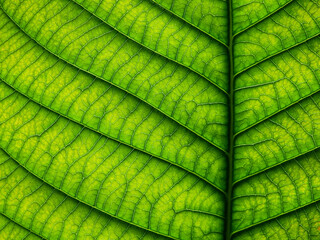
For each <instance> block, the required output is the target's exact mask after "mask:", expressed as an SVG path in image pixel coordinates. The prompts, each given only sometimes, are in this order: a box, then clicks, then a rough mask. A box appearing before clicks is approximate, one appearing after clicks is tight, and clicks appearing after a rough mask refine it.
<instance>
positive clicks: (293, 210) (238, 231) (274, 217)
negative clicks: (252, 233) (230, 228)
mask: <svg viewBox="0 0 320 240" xmlns="http://www.w3.org/2000/svg"><path fill="white" fill-rule="evenodd" d="M317 202H320V199H317V200H313V201H311V202H309V203H306V204H303V205H300V206H299V207H296V208H293V209H291V210H289V211H286V212H283V213H280V214H277V215H275V216H273V217H270V218H268V219H265V220H262V221H259V222H256V223H254V224H252V225H250V226H247V227H245V228H242V229H238V230H236V231H234V232H232V236H233V235H235V234H237V233H240V232H243V231H245V230H248V229H251V228H253V227H256V226H258V225H261V224H263V223H266V222H269V221H271V220H274V219H276V218H279V217H281V216H284V215H287V214H290V213H293V212H295V211H298V210H300V209H302V208H305V207H308V206H310V205H312V204H315V203H317Z"/></svg>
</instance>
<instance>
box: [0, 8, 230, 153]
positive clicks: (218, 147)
mask: <svg viewBox="0 0 320 240" xmlns="http://www.w3.org/2000/svg"><path fill="white" fill-rule="evenodd" d="M0 8H1V9H2V10H3V12H4V13H5V14H6V16H7V17H8V18H9V19H10V20H11V21H12V22H13V23H14V24H15V25H16V26H17V27H18V28H19V29H20V30H21V31H22V32H23V33H24V34H25V35H26V36H28V37H29V38H30V39H32V40H33V41H34V42H35V43H37V44H38V45H39V46H40V47H41V48H43V49H45V50H46V51H47V52H49V53H50V54H52V55H54V56H55V57H57V58H58V59H60V60H62V61H63V62H65V63H67V64H69V65H70V66H73V67H74V68H77V69H79V70H81V71H83V72H85V73H87V74H89V75H90V76H93V77H96V78H97V79H99V80H101V81H104V82H107V83H108V84H110V85H112V86H114V87H116V88H118V89H121V90H122V91H124V92H126V93H128V94H130V95H131V96H133V97H135V98H137V99H139V100H140V101H142V102H144V103H145V104H147V105H148V106H150V107H151V108H153V109H155V110H156V111H158V112H161V113H162V114H163V115H165V116H166V117H168V118H170V119H171V120H173V121H174V122H176V123H178V124H179V125H181V126H182V127H184V128H186V129H188V130H189V131H190V132H192V133H194V134H195V135H196V136H198V137H199V138H201V139H203V140H205V141H206V142H208V143H209V144H210V145H212V146H213V147H215V148H217V149H219V150H220V151H222V152H223V153H224V154H226V155H227V152H226V150H224V149H223V148H222V147H220V146H218V145H216V144H214V143H213V142H211V141H210V140H209V139H207V138H206V137H203V136H202V135H201V134H199V133H197V132H196V131H194V130H192V129H190V128H189V127H188V126H186V125H184V124H183V123H181V122H180V121H178V120H176V119H175V118H173V117H172V116H170V115H169V114H167V113H165V112H164V111H162V110H161V109H158V108H157V107H156V106H154V105H153V104H151V103H149V102H147V101H146V100H145V99H143V98H140V97H139V96H137V95H136V94H134V93H132V92H130V91H128V90H127V89H125V88H122V87H120V86H118V85H116V84H114V83H113V82H111V81H107V80H105V79H103V78H101V77H99V76H97V75H95V74H93V73H91V72H89V71H87V70H85V69H83V68H80V67H78V66H77V65H75V64H73V63H71V62H69V61H68V60H67V59H64V58H62V57H61V56H59V55H57V54H56V53H54V52H52V51H51V50H49V49H48V48H47V47H45V46H43V45H41V44H40V43H39V42H38V41H37V40H35V39H33V38H32V37H31V36H30V35H28V33H27V32H25V31H24V30H23V29H22V28H21V27H20V26H19V25H18V24H17V23H16V22H15V21H14V20H13V19H12V18H11V17H10V16H9V15H8V14H7V12H6V11H5V10H4V9H3V8H2V5H1V3H0Z"/></svg>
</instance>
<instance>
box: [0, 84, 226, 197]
mask: <svg viewBox="0 0 320 240" xmlns="http://www.w3.org/2000/svg"><path fill="white" fill-rule="evenodd" d="M0 81H2V82H3V83H4V84H6V85H7V86H9V87H10V88H12V89H13V90H14V91H15V92H17V93H19V94H21V95H22V96H24V97H26V98H27V99H29V100H30V101H32V102H34V103H35V104H38V105H40V106H41V107H43V108H45V109H47V110H48V111H50V112H53V113H55V114H58V115H60V116H62V117H64V118H66V119H68V120H69V121H71V122H73V123H76V124H78V125H81V126H83V127H85V128H87V129H89V130H91V131H93V132H95V133H98V134H100V135H102V136H104V137H107V138H109V139H112V140H114V141H116V142H119V143H121V144H123V145H126V146H128V147H131V148H133V149H135V150H137V151H140V152H143V153H145V154H147V155H150V156H152V157H154V158H157V159H159V160H162V161H164V162H166V163H169V164H172V165H174V166H176V167H178V168H180V169H183V170H184V171H186V172H188V173H190V174H192V175H194V176H196V177H197V178H200V179H201V180H203V181H205V182H206V183H208V184H209V185H210V186H211V187H213V188H215V189H216V190H218V191H220V192H221V193H222V194H224V195H225V194H226V193H225V191H224V190H222V189H221V188H220V187H218V186H216V185H215V184H214V183H212V182H210V181H209V180H207V179H205V178H204V177H202V176H200V175H199V174H197V173H195V172H193V171H191V170H190V169H187V168H185V167H183V166H181V165H178V164H177V163H175V162H172V161H170V160H168V159H165V158H162V157H161V156H156V155H154V154H152V153H149V152H147V151H145V150H144V149H140V148H138V147H136V146H133V145H130V144H128V143H125V142H123V141H121V140H119V139H117V138H114V137H110V136H107V135H106V134H104V133H102V132H100V131H99V130H97V129H94V128H92V127H90V126H88V125H86V124H84V123H81V122H78V121H76V120H74V119H72V118H70V117H69V116H67V115H65V114H62V113H60V112H58V111H55V110H53V109H51V108H49V107H47V106H45V105H43V104H42V103H38V102H36V101H35V100H33V99H32V98H31V97H29V96H27V95H26V94H24V93H22V92H21V91H19V90H17V89H15V88H14V87H13V86H11V85H10V84H8V83H7V82H6V81H4V80H2V79H0Z"/></svg>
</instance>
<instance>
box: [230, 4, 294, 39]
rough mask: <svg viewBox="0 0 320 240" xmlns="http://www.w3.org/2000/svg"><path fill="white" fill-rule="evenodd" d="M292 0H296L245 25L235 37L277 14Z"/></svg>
mask: <svg viewBox="0 0 320 240" xmlns="http://www.w3.org/2000/svg"><path fill="white" fill-rule="evenodd" d="M292 2H294V0H290V1H289V2H287V3H285V4H284V5H282V6H280V7H279V8H277V9H275V10H274V11H272V12H270V13H269V14H267V15H266V16H264V17H263V18H261V19H259V20H257V21H256V22H254V23H252V24H251V25H249V26H247V27H245V28H244V29H242V30H240V31H239V32H237V33H234V35H233V37H236V36H238V35H239V34H241V33H243V32H245V31H247V30H248V29H249V28H252V27H254V26H256V25H257V24H259V23H260V22H263V21H264V20H265V19H267V18H269V17H271V16H272V15H274V14H276V13H277V12H279V11H280V10H282V9H284V8H285V7H287V6H288V5H290V4H291V3H292Z"/></svg>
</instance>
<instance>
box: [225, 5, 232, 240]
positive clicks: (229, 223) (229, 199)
mask: <svg viewBox="0 0 320 240" xmlns="http://www.w3.org/2000/svg"><path fill="white" fill-rule="evenodd" d="M228 21H229V25H228V27H229V31H228V35H229V41H228V55H229V56H228V57H229V127H228V132H229V141H228V142H229V149H228V168H227V194H226V197H227V199H226V215H225V216H226V220H225V221H226V222H225V239H226V240H230V239H231V236H232V193H233V189H232V187H233V184H232V183H233V155H234V154H233V148H234V135H233V131H234V72H233V21H232V0H229V1H228Z"/></svg>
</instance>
